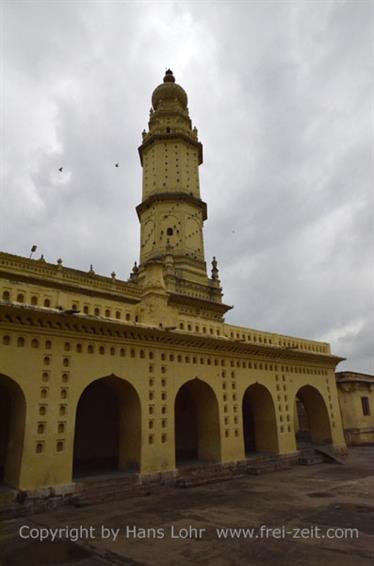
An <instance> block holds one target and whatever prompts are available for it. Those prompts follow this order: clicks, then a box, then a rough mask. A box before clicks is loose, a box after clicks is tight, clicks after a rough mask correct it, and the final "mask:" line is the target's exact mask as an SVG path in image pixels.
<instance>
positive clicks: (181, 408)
mask: <svg viewBox="0 0 374 566" xmlns="http://www.w3.org/2000/svg"><path fill="white" fill-rule="evenodd" d="M175 456H176V465H177V466H183V465H188V464H191V463H193V462H196V461H197V460H201V461H210V462H217V461H220V459H221V443H220V427H219V413H218V403H217V398H216V395H215V393H214V391H213V389H212V388H211V387H210V386H209V385H208V384H207V383H205V382H204V381H201V380H200V379H193V380H191V381H188V382H187V383H185V384H184V385H182V387H181V388H180V389H179V391H178V394H177V396H176V398H175Z"/></svg>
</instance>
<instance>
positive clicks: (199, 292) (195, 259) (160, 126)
mask: <svg viewBox="0 0 374 566" xmlns="http://www.w3.org/2000/svg"><path fill="white" fill-rule="evenodd" d="M148 126H149V130H148V132H146V131H145V130H144V131H143V143H142V145H141V146H140V147H139V155H140V160H141V164H142V167H143V195H142V202H141V204H139V206H138V207H137V213H138V217H139V220H140V224H141V237H140V241H141V243H140V265H139V272H138V273H139V274H138V278H139V283H140V284H141V281H142V279H144V277H145V275H146V272H147V268H148V267H150V266H152V265H154V264H155V263H158V264H159V265H160V264H161V265H162V267H163V278H164V281H165V286H166V289H167V291H168V292H170V293H174V294H181V295H187V296H190V297H199V298H200V299H202V300H205V301H213V302H215V303H220V302H221V296H222V293H221V288H220V282H219V279H218V277H217V276H216V275H215V277H212V278H210V277H208V275H207V268H206V263H205V258H204V241H203V222H204V220H206V219H207V206H206V204H205V202H203V201H202V200H201V198H200V186H199V165H201V163H202V161H203V151H202V145H201V143H200V142H199V140H198V135H197V129H196V128H193V127H192V124H191V120H190V117H189V113H188V107H187V94H186V92H185V91H184V90H183V88H182V87H181V86H179V85H178V84H177V83H176V82H175V78H174V76H173V73H172V71H171V70H167V71H166V73H165V77H164V80H163V83H162V84H160V85H159V86H158V87H157V88H156V89H155V90H154V92H153V94H152V108H151V110H150V118H149V123H148ZM217 273H218V271H217Z"/></svg>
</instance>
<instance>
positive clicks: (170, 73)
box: [164, 69, 175, 83]
mask: <svg viewBox="0 0 374 566" xmlns="http://www.w3.org/2000/svg"><path fill="white" fill-rule="evenodd" d="M164 83H175V78H174V75H173V71H172V70H171V69H166V71H165V76H164Z"/></svg>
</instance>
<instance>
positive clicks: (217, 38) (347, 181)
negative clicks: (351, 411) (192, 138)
mask: <svg viewBox="0 0 374 566" xmlns="http://www.w3.org/2000/svg"><path fill="white" fill-rule="evenodd" d="M372 13H373V4H372V3H371V2H365V1H361V2H353V1H352V2H351V1H347V2H337V1H325V2H303V1H301V0H300V1H299V2H286V1H284V2H280V1H277V2H247V3H246V2H216V3H214V2H167V3H163V2H150V3H128V2H74V3H73V2H59V1H58V0H55V1H54V2H53V3H52V2H49V1H47V2H43V1H32V0H31V1H29V2H7V1H5V2H3V3H2V13H1V18H2V40H1V50H2V64H3V71H4V73H3V75H4V78H3V88H2V97H3V104H2V108H3V110H2V123H3V128H2V139H1V145H2V153H3V159H2V162H3V165H2V169H1V203H2V205H1V226H0V236H1V242H0V244H1V249H2V250H4V251H8V252H10V253H15V254H19V255H27V254H28V252H29V249H30V247H31V245H32V244H34V243H36V244H38V249H39V251H40V252H41V253H44V255H45V256H46V258H47V260H48V261H52V262H54V261H56V259H57V258H58V257H62V258H63V259H64V264H65V265H68V266H71V267H75V268H78V269H83V270H88V269H89V266H90V264H93V265H94V268H95V270H96V272H97V273H101V274H107V275H108V274H110V272H111V271H112V270H113V269H114V270H115V271H116V272H117V274H118V276H119V277H122V278H127V276H128V273H129V271H130V269H131V265H132V263H133V261H134V260H135V259H138V252H139V249H138V248H139V225H138V220H137V217H136V213H135V206H136V205H137V204H138V203H139V201H140V198H141V167H140V163H139V159H138V155H137V147H138V145H139V144H140V141H141V135H140V134H141V131H142V130H143V128H145V127H147V121H148V112H149V108H150V97H151V93H152V90H153V89H154V88H155V87H156V86H157V84H159V82H160V81H161V80H162V76H163V72H164V70H165V68H166V67H169V66H170V67H171V68H172V69H173V71H174V74H175V76H176V78H177V81H178V82H179V83H180V84H182V86H183V87H184V88H185V89H186V91H187V93H188V96H189V108H190V114H191V117H192V120H193V123H194V124H195V125H196V126H197V128H198V130H199V137H200V139H201V141H202V143H203V145H204V164H203V165H202V167H201V188H202V197H203V199H204V200H206V201H207V203H208V215H209V219H208V222H207V223H206V227H205V247H206V258H207V261H210V259H211V257H212V256H213V255H216V256H218V259H219V267H220V269H221V278H222V282H223V286H224V293H225V297H224V299H225V301H226V302H227V303H229V304H234V306H235V308H234V309H233V311H232V312H231V313H230V314H229V316H228V320H229V321H230V322H232V323H236V324H241V325H246V326H250V327H252V328H259V329H263V330H270V331H275V332H281V333H285V334H290V335H297V336H304V337H309V338H314V339H323V340H327V341H331V342H332V347H333V350H334V352H335V353H337V354H339V355H342V356H346V357H347V358H348V361H347V362H345V363H343V364H341V365H340V366H339V368H340V369H354V370H356V371H364V372H371V373H373V372H374V367H373V356H372V350H373V320H372V317H373V310H374V309H373V306H374V305H373V263H374V261H373V252H372V244H373V213H372V210H373V198H372V195H371V193H372V191H371V189H372V187H371V185H372V180H373V160H372V150H373V122H372V121H371V123H370V119H369V117H370V96H371V92H372V89H373V82H372V79H371V73H370V67H369V61H370V58H371V57H372V55H373V53H372V47H370V45H372V44H371V43H370V18H371V17H372ZM371 118H372V114H371ZM372 119H373V118H372ZM116 162H119V163H120V167H119V168H115V167H114V163H116ZM61 166H63V167H64V170H63V174H60V173H59V171H58V168H59V167H61Z"/></svg>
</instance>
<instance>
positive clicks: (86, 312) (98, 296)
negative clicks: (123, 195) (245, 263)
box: [0, 70, 345, 491]
mask: <svg viewBox="0 0 374 566" xmlns="http://www.w3.org/2000/svg"><path fill="white" fill-rule="evenodd" d="M139 156H140V162H141V165H142V168H143V188H142V199H141V202H140V204H139V205H138V206H137V208H136V212H137V215H138V218H139V223H140V233H141V245H140V261H139V265H137V264H135V266H134V268H133V271H132V273H131V276H130V278H129V280H128V281H121V280H119V279H118V278H117V277H116V274H115V273H112V275H111V276H110V277H104V276H101V275H98V274H96V273H95V272H94V270H93V269H92V268H91V270H90V271H89V272H83V271H79V270H76V269H71V268H68V267H65V266H64V265H63V262H62V260H61V259H59V260H58V261H57V263H56V264H52V263H48V262H46V261H45V260H44V258H41V259H39V260H37V259H30V258H25V257H19V256H16V255H11V254H8V253H0V481H1V482H2V483H3V484H6V485H9V486H11V487H13V488H15V489H18V490H30V491H32V490H40V489H44V488H50V487H51V486H52V487H55V488H57V487H58V486H62V487H63V486H71V489H74V485H76V484H77V483H78V481H79V478H85V477H89V476H92V475H95V474H96V475H100V473H101V472H105V473H110V472H111V471H116V473H119V472H118V471H120V472H121V473H122V472H123V473H127V472H128V473H129V474H130V473H131V474H133V476H134V477H137V478H138V481H142V479H144V478H147V477H157V478H161V479H162V478H163V477H169V478H170V477H173V478H176V477H178V474H180V473H182V471H183V469H186V468H188V467H189V466H190V467H191V466H192V467H193V466H194V465H199V466H202V465H203V464H204V463H205V465H206V466H209V465H211V464H212V463H215V465H216V467H217V466H218V467H219V466H222V467H223V468H224V467H225V466H226V467H228V466H229V467H230V466H231V468H230V469H234V468H235V466H239V465H241V466H242V468H241V469H244V468H245V465H246V463H247V462H251V461H253V458H254V457H255V456H256V455H258V456H261V457H263V456H264V455H269V456H270V455H271V456H272V457H274V458H284V457H290V458H291V457H293V458H297V455H298V453H299V451H300V450H301V449H302V448H303V447H304V446H328V447H329V449H330V450H331V451H332V452H335V453H344V451H345V440H344V434H343V427H342V421H341V414H340V409H339V403H338V394H337V387H336V382H335V368H336V365H337V364H338V363H339V362H340V361H341V360H342V359H343V358H341V357H338V356H335V355H333V354H332V353H331V350H330V346H329V344H327V343H325V342H318V341H312V340H307V339H304V338H294V337H290V336H284V335H280V334H276V333H273V332H264V331H260V330H254V329H251V328H246V327H239V326H234V325H231V324H228V323H227V322H225V315H226V313H227V312H228V311H229V310H230V309H231V308H232V307H231V306H229V305H227V304H225V303H224V302H223V300H222V297H223V293H222V287H221V282H220V277H219V271H218V267H217V261H216V260H215V258H213V261H212V264H211V268H209V269H208V267H207V263H206V259H205V255H204V238H203V227H204V221H205V220H206V219H207V205H206V203H205V202H204V201H203V200H202V198H201V195H200V185H199V166H200V165H201V164H202V162H203V150H202V144H201V142H200V141H199V138H198V132H197V130H196V128H195V127H193V126H192V123H191V119H190V117H189V111H188V106H187V94H186V92H185V91H184V90H183V88H182V87H181V86H179V85H178V84H177V83H176V82H175V79H174V76H173V73H172V72H171V71H170V70H168V71H166V74H165V77H164V80H163V83H162V84H160V85H159V86H158V87H157V88H156V89H155V90H154V92H153V94H152V109H151V111H150V118H149V128H148V131H144V132H143V138H142V143H141V146H140V147H139ZM251 459H252V460H251ZM243 466H244V468H243Z"/></svg>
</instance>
